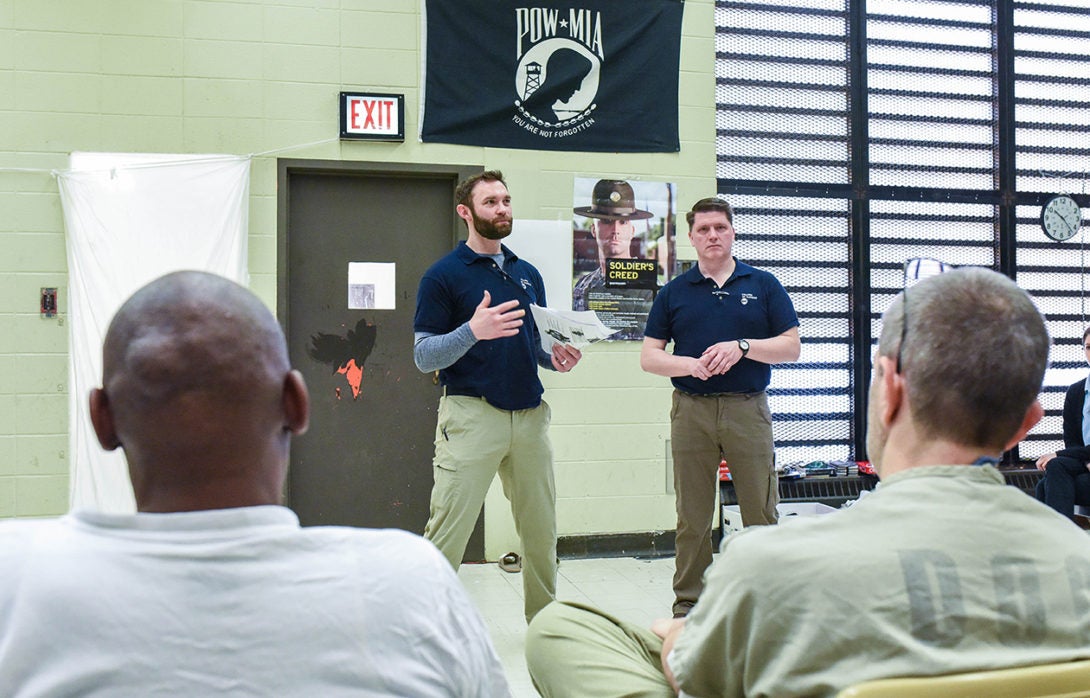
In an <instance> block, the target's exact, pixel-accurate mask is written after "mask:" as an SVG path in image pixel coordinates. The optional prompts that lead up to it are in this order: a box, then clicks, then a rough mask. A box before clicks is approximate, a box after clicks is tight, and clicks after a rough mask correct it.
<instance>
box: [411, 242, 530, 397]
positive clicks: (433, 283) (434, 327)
mask: <svg viewBox="0 0 1090 698" xmlns="http://www.w3.org/2000/svg"><path fill="white" fill-rule="evenodd" d="M501 250H502V252H503V259H504V262H503V269H502V270H501V269H500V268H499V266H497V265H496V262H495V261H493V260H492V259H491V258H490V257H486V256H483V255H479V254H477V253H476V252H474V251H473V250H471V249H470V248H469V246H468V245H466V244H465V242H461V243H459V244H458V246H457V247H456V248H454V250H453V251H452V252H451V253H450V254H448V255H446V256H445V257H443V258H442V259H440V260H439V261H438V262H436V263H435V264H433V265H431V267H430V268H429V269H428V270H427V271H426V272H424V277H423V278H422V279H420V288H419V290H418V291H417V293H416V317H415V319H414V320H413V330H414V331H415V332H428V333H430V334H447V333H448V332H453V331H454V330H456V329H458V328H459V327H461V326H462V325H463V324H464V323H465V322H467V321H468V320H469V319H470V318H471V317H473V312H474V311H475V310H476V309H477V306H478V305H480V303H481V298H482V297H483V296H484V292H485V291H486V290H487V291H488V292H489V293H490V294H491V295H492V301H491V303H490V305H494V306H495V305H499V304H500V303H504V302H506V301H510V300H517V301H518V302H519V307H520V308H522V309H523V310H525V311H526V315H525V317H523V323H522V326H521V327H520V328H519V333H518V334H517V335H514V336H513V337H500V338H499V339H489V340H480V341H478V342H477V343H476V344H474V345H473V346H472V347H471V348H470V350H469V351H468V352H466V354H465V356H463V357H462V358H460V359H458V360H457V361H456V362H454V364H453V365H451V366H448V367H447V368H444V369H441V370H440V371H439V382H440V383H442V384H443V385H445V386H449V387H450V388H454V389H460V390H470V391H473V392H475V393H476V394H478V395H480V396H481V397H483V398H484V399H486V400H488V402H489V404H491V405H493V406H494V407H498V408H500V409H504V410H525V409H529V408H532V407H537V406H538V405H539V404H541V394H542V393H544V392H545V389H544V388H543V387H542V385H541V380H540V379H539V378H538V376H537V367H538V365H537V350H538V348H539V347H540V343H541V340H540V339H539V335H538V332H537V328H536V327H535V326H534V319H533V316H532V315H531V313H530V304H531V303H533V304H535V305H539V306H541V307H545V283H544V282H543V281H542V280H541V274H539V273H538V271H537V269H535V268H534V266H533V265H532V264H530V263H529V262H526V261H523V260H521V259H519V258H518V256H516V255H515V253H514V252H512V251H511V250H509V249H507V247H506V246H504V245H501Z"/></svg>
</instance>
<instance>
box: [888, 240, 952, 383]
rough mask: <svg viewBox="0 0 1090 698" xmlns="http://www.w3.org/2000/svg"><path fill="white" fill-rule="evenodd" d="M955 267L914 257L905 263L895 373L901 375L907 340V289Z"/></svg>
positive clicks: (929, 259)
mask: <svg viewBox="0 0 1090 698" xmlns="http://www.w3.org/2000/svg"><path fill="white" fill-rule="evenodd" d="M954 268H955V267H954V266H953V265H952V264H947V263H946V262H940V261H939V260H937V259H932V258H930V257H916V258H914V259H909V260H906V261H905V266H904V289H903V290H902V291H901V343H900V344H898V345H897V373H901V372H902V371H901V356H902V355H903V354H904V350H905V340H906V339H907V338H908V289H909V288H911V287H912V286H913V285H915V284H916V283H918V282H920V281H922V280H924V279H926V278H929V277H932V276H938V275H939V274H942V273H944V272H948V271H950V270H951V269H954Z"/></svg>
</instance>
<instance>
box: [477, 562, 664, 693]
mask: <svg viewBox="0 0 1090 698" xmlns="http://www.w3.org/2000/svg"><path fill="white" fill-rule="evenodd" d="M673 574H674V558H673V557H667V558H658V559H651V560H647V559H637V558H631V557H615V558H596V559H591V560H561V562H560V569H559V574H558V577H557V589H556V596H557V598H558V599H560V600H562V601H580V602H582V603H588V604H591V605H593V606H596V607H598V608H601V609H602V610H604V611H608V612H609V613H612V614H614V615H616V616H617V617H619V618H623V619H624V620H628V621H632V622H634V623H643V624H645V625H648V626H649V625H650V624H651V621H653V620H655V619H656V618H665V617H668V616H669V615H670V606H671V604H672V603H673V601H674V594H673V591H672V590H671V585H670V581H671V578H672V577H673ZM458 578H459V579H461V580H462V583H463V584H464V585H465V587H466V589H467V590H468V591H469V595H470V597H472V599H473V601H474V603H476V604H477V608H478V610H479V611H480V613H481V616H482V617H483V618H484V622H485V624H486V625H487V626H488V629H489V631H490V632H491V633H492V642H493V643H494V644H495V646H496V651H497V652H498V653H499V655H500V661H502V662H503V667H504V670H505V671H506V672H507V680H508V681H509V682H510V684H511V692H512V695H513V696H515V698H534V697H535V696H537V692H536V691H535V690H534V689H533V686H532V685H531V684H530V676H529V675H528V674H527V673H526V659H525V656H524V654H523V649H524V647H525V639H526V621H525V620H524V619H523V615H522V575H521V574H511V573H509V572H504V571H503V570H501V569H500V567H499V565H497V564H495V563H492V564H481V565H462V567H461V568H460V569H459V571H458Z"/></svg>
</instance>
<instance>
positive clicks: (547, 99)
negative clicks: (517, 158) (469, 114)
mask: <svg viewBox="0 0 1090 698" xmlns="http://www.w3.org/2000/svg"><path fill="white" fill-rule="evenodd" d="M515 34H516V36H515V45H516V54H517V56H518V68H517V69H516V70H515V93H516V94H517V97H518V98H517V99H516V100H515V108H516V109H517V112H518V113H516V114H514V115H513V116H512V117H511V118H512V119H513V120H514V122H515V123H516V124H518V125H519V126H521V127H522V128H523V129H525V130H526V131H527V132H529V133H531V134H533V135H535V136H538V137H539V138H542V139H557V138H565V137H567V136H572V135H575V134H576V133H580V132H582V131H586V130H587V129H590V128H592V127H593V126H594V123H595V121H594V118H593V116H592V114H593V112H594V110H595V109H596V108H597V104H595V102H594V99H595V97H597V95H598V80H599V78H600V76H601V72H602V62H603V61H604V60H605V52H604V50H603V48H602V13H601V12H595V11H592V10H586V9H580V8H569V9H568V10H567V12H565V11H564V10H560V9H556V8H549V7H518V8H515Z"/></svg>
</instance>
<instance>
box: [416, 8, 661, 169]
mask: <svg viewBox="0 0 1090 698" xmlns="http://www.w3.org/2000/svg"><path fill="white" fill-rule="evenodd" d="M530 4H531V3H525V2H510V1H508V0H426V11H425V15H424V33H425V41H426V44H427V45H426V48H425V57H424V61H425V65H424V71H425V81H424V82H425V94H424V118H423V120H422V122H421V129H420V137H421V140H423V141H425V142H436V143H458V144H461V145H479V146H489V147H497V148H526V149H534V150H579V151H604V152H676V151H677V150H678V149H679V147H680V145H679V141H678V131H677V129H678V114H677V89H678V60H679V59H678V56H679V54H680V50H681V13H682V2H681V0H640V2H617V1H616V0H597V1H594V0H584V1H583V2H576V3H572V2H550V1H549V0H542V1H539V2H534V3H532V4H533V6H532V7H530V6H528V5H530Z"/></svg>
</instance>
